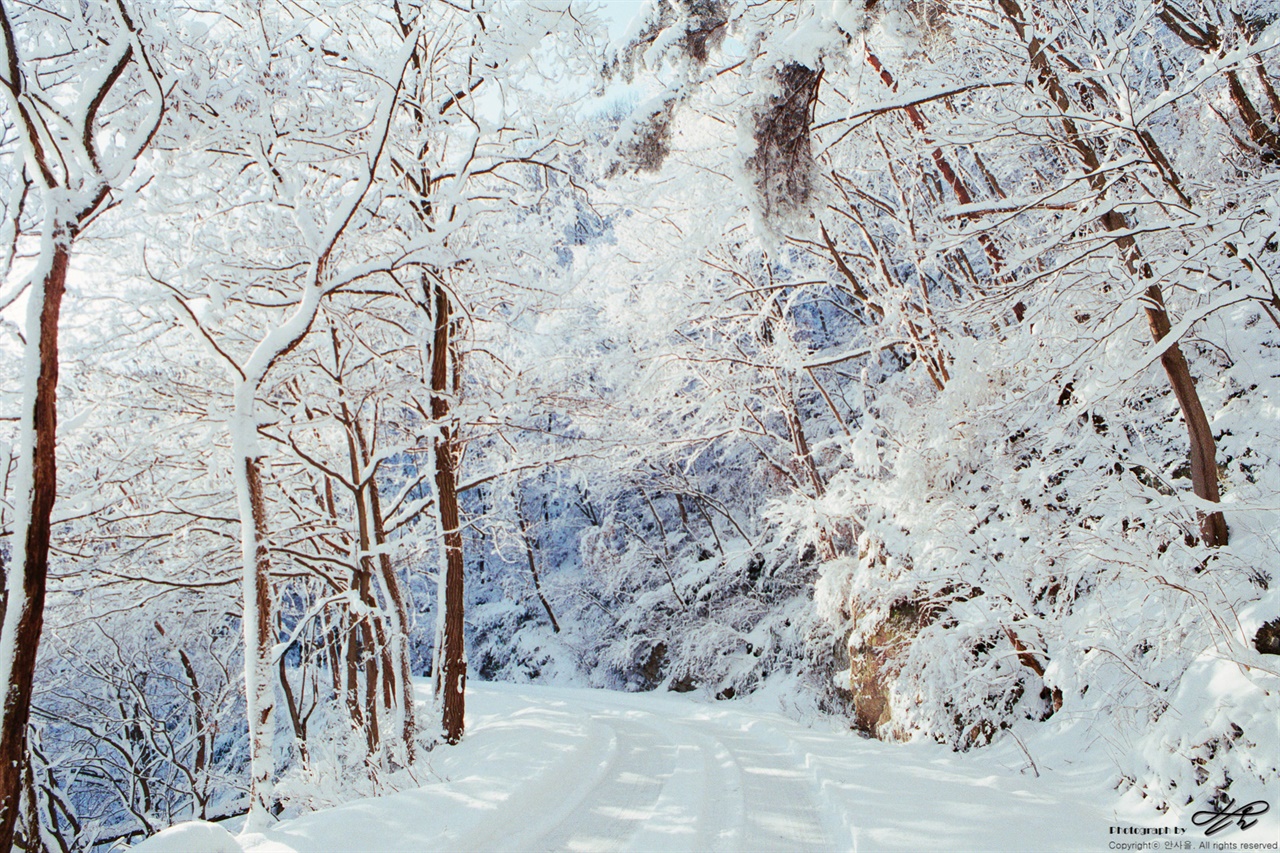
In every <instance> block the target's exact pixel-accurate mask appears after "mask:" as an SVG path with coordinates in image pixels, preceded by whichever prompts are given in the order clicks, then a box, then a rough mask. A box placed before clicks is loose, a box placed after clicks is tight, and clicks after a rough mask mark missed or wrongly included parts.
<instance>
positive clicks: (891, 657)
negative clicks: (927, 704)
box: [849, 601, 925, 740]
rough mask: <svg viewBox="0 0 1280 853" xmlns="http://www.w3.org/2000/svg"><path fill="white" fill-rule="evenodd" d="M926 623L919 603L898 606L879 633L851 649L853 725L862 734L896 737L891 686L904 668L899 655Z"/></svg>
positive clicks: (891, 612)
mask: <svg viewBox="0 0 1280 853" xmlns="http://www.w3.org/2000/svg"><path fill="white" fill-rule="evenodd" d="M924 619H925V616H924V612H923V611H922V609H921V608H920V606H919V605H918V604H916V603H915V602H911V601H899V602H895V603H894V604H893V605H892V606H891V607H890V608H889V615H888V617H887V618H886V619H885V620H884V621H883V622H881V623H880V625H879V627H877V628H876V630H875V632H874V633H873V634H871V635H870V636H868V637H867V638H866V640H865V641H864V642H862V643H860V644H859V645H857V646H851V647H850V648H849V672H850V676H849V689H850V690H851V691H853V712H854V718H853V723H854V726H855V727H856V728H857V729H858V730H859V731H861V732H864V733H866V734H868V735H871V736H872V737H876V738H880V739H881V740H890V739H892V738H893V737H894V734H893V714H892V707H891V705H890V702H889V686H890V685H891V684H892V683H893V679H894V676H895V675H896V674H897V670H898V667H899V666H900V661H899V660H898V655H899V654H900V653H901V652H903V651H905V649H906V647H907V646H908V644H909V643H910V642H911V638H912V637H914V636H915V635H916V633H917V632H919V630H920V628H921V627H923V625H924Z"/></svg>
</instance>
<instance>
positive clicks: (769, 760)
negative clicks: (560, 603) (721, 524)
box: [143, 684, 1280, 853]
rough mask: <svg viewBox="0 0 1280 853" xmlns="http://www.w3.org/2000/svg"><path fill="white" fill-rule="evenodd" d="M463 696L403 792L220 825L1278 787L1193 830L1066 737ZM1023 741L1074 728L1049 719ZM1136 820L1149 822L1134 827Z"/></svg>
mask: <svg viewBox="0 0 1280 853" xmlns="http://www.w3.org/2000/svg"><path fill="white" fill-rule="evenodd" d="M424 695H425V694H424ZM467 704H468V715H467V718H468V719H467V735H466V738H465V739H464V741H463V742H462V744H460V745H458V746H456V747H452V748H444V749H439V750H436V751H435V752H433V753H431V754H430V755H429V756H428V757H427V759H426V762H425V767H424V770H425V775H424V777H423V779H422V782H423V784H422V787H421V788H418V789H416V790H410V791H404V792H401V793H397V794H393V795H390V796H386V797H380V798H376V799H367V800H360V801H356V802H352V803H348V804H345V805H342V806H339V807H336V808H332V809H326V810H323V811H319V812H315V813H312V814H308V815H305V816H302V817H299V818H296V819H293V820H288V821H283V822H281V823H279V824H277V825H276V826H275V827H273V828H272V829H271V830H270V831H268V832H267V833H265V834H247V835H241V836H239V837H238V839H237V840H238V841H239V844H240V846H241V847H242V849H243V850H245V851H247V852H248V853H294V852H295V851H296V853H310V851H332V850H376V851H467V850H483V851H488V850H512V851H523V850H570V851H592V850H661V851H677V850H698V851H702V850H708V851H710V850H726V851H738V850H785V851H801V850H824V851H825V850H858V851H872V850H910V851H919V850H946V851H951V850H1019V851H1038V850H1136V849H1161V850H1163V849H1205V850H1209V849H1213V847H1212V845H1213V844H1214V843H1216V842H1227V843H1237V844H1241V843H1263V844H1266V845H1270V844H1273V843H1276V842H1280V819H1278V817H1277V812H1280V803H1273V804H1272V805H1273V809H1272V813H1271V814H1268V815H1266V816H1265V817H1263V818H1262V821H1261V822H1260V823H1259V824H1258V825H1256V826H1254V827H1252V828H1251V829H1249V830H1247V831H1242V830H1240V829H1238V828H1236V827H1234V826H1233V827H1232V828H1230V829H1228V830H1224V831H1221V832H1219V833H1218V834H1217V835H1216V836H1215V837H1212V838H1205V837H1204V830H1203V828H1201V827H1196V826H1194V825H1193V823H1192V821H1191V818H1190V810H1189V811H1188V813H1187V814H1185V815H1175V816H1169V815H1165V816H1162V815H1159V814H1156V813H1154V812H1143V811H1141V810H1140V809H1141V806H1140V805H1139V804H1134V803H1128V804H1127V805H1125V806H1122V805H1121V800H1120V798H1119V795H1118V794H1117V793H1116V791H1115V790H1114V789H1113V787H1112V776H1113V775H1114V771H1113V770H1110V769H1109V768H1108V767H1107V766H1106V764H1105V762H1104V761H1100V760H1098V759H1095V758H1090V759H1082V758H1081V757H1080V752H1079V751H1078V750H1076V749H1074V748H1069V747H1067V746H1063V748H1059V749H1056V750H1051V749H1049V748H1047V747H1046V748H1044V750H1043V751H1044V754H1043V755H1039V754H1037V752H1038V751H1039V749H1038V747H1037V746H1036V745H1034V744H1029V745H1028V748H1029V749H1030V757H1031V758H1032V759H1034V760H1035V762H1036V768H1037V770H1038V771H1039V773H1040V776H1039V777H1036V776H1035V775H1034V773H1033V771H1032V770H1031V765H1030V762H1029V761H1028V758H1027V756H1026V754H1024V753H1023V752H1022V751H1020V749H1019V748H1018V747H1017V745H1016V744H1013V743H1010V744H1007V745H1006V746H997V747H994V748H992V749H987V750H980V751H976V752H971V753H968V754H964V755H960V754H956V753H953V752H950V751H949V750H946V749H944V748H941V747H937V746H935V745H933V744H927V743H913V744H906V745H893V744H885V743H881V742H878V741H871V740H866V739H863V738H860V737H857V736H856V735H854V734H852V733H850V732H845V731H837V730H832V729H830V728H808V727H805V726H803V725H801V724H799V723H797V722H795V721H793V720H791V719H788V718H786V717H783V716H781V715H779V714H776V713H771V712H769V711H768V710H767V709H762V708H761V707H759V704H760V703H755V704H748V703H743V702H741V701H739V702H710V701H700V700H697V699H693V698H690V697H687V696H677V695H672V694H661V695H659V694H625V693H611V692H607V691H598V690H579V689H569V688H551V687H531V686H524V685H510V684H474V685H472V686H471V687H469V689H468V697H467ZM1042 742H1045V743H1060V744H1069V743H1075V744H1079V743H1080V742H1081V741H1080V738H1079V737H1077V736H1072V735H1071V734H1070V733H1069V732H1066V733H1064V737H1062V738H1059V739H1058V740H1057V741H1049V740H1045V741H1042ZM1233 793H1235V792H1233ZM1242 793H1248V792H1242ZM1243 803H1244V801H1241V802H1240V803H1239V804H1240V805H1243ZM188 827H190V825H188ZM204 827H207V825H198V826H197V828H196V829H194V830H193V829H191V828H175V829H174V830H170V831H169V832H171V833H176V834H175V835H172V836H168V840H167V841H166V835H167V833H166V834H162V835H160V836H156V837H155V838H152V839H151V840H150V841H148V842H147V843H146V844H144V845H143V848H145V849H147V850H152V851H155V850H168V851H194V850H218V851H221V850H223V849H224V848H223V847H221V846H218V845H219V844H222V843H225V841H226V840H229V839H230V838H231V836H230V835H229V834H227V835H225V838H223V839H222V840H221V841H220V840H218V839H217V838H215V837H214V836H213V835H211V834H210V833H209V832H207V831H206V830H205V829H204ZM1144 827H1147V828H1160V827H1164V828H1166V829H1167V832H1168V833H1169V834H1167V835H1142V834H1135V833H1140V832H1141V831H1142V828H1144ZM1122 829H1123V830H1128V831H1127V832H1123V833H1122V832H1118V831H1117V830H1122ZM1175 829H1178V830H1181V833H1179V834H1177V835H1174V834H1173V833H1174V831H1175ZM184 832H185V833H186V834H185V835H183V834H182V833H184ZM1201 843H1204V844H1205V846H1204V847H1203V848H1202V847H1200V844H1201ZM1139 844H1146V845H1153V846H1150V847H1145V848H1143V847H1138V846H1137V845H1139ZM1174 844H1176V845H1177V847H1174V846H1173V845H1174ZM1184 844H1186V845H1187V846H1186V847H1184V846H1183V845H1184ZM210 845H212V846H210ZM1218 849H1224V848H1218ZM1225 849H1231V848H1230V847H1227V848H1225ZM1236 849H1244V848H1243V846H1241V847H1238V848H1236ZM1269 849H1276V847H1269Z"/></svg>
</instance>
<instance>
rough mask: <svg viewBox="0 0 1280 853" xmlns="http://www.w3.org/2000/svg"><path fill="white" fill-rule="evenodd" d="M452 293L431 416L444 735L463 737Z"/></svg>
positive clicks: (442, 306)
mask: <svg viewBox="0 0 1280 853" xmlns="http://www.w3.org/2000/svg"><path fill="white" fill-rule="evenodd" d="M449 325H450V317H449V296H448V294H447V293H445V290H444V288H443V287H440V286H439V285H437V286H436V287H435V340H434V343H433V345H432V352H431V390H432V396H431V416H432V418H434V419H435V420H436V422H437V425H438V428H439V430H440V432H439V435H438V437H437V438H436V444H435V451H436V452H435V457H436V497H437V498H438V499H439V503H440V529H441V532H442V534H443V536H444V557H445V559H444V566H443V569H444V602H443V603H442V606H443V610H442V618H443V620H444V632H443V634H444V638H443V643H442V644H441V648H440V649H439V650H438V653H439V655H440V656H441V660H440V679H439V681H438V682H437V685H436V689H437V690H439V691H440V693H441V695H442V698H443V700H444V716H443V720H442V721H443V724H444V739H445V742H446V743H457V742H458V741H460V740H462V730H463V716H464V713H465V709H466V692H465V691H466V684H467V655H466V648H465V646H464V638H463V621H462V620H463V608H464V600H463V578H462V572H463V560H462V530H461V526H460V524H459V521H458V475H457V471H456V470H455V464H456V461H455V455H454V450H455V448H454V443H453V436H452V432H451V430H450V427H449V424H448V422H447V420H446V419H447V418H448V416H449V398H448V394H449V392H450V390H451V389H450V385H451V384H452V383H451V380H453V379H454V378H455V377H454V373H453V371H452V370H450V364H449Z"/></svg>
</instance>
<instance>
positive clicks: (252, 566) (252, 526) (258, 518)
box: [233, 386, 276, 832]
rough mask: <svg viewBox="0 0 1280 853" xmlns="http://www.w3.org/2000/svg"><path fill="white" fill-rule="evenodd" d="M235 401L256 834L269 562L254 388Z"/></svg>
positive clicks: (267, 793) (266, 727) (265, 748)
mask: <svg viewBox="0 0 1280 853" xmlns="http://www.w3.org/2000/svg"><path fill="white" fill-rule="evenodd" d="M237 397H247V398H248V399H247V401H245V400H238V401H237V402H238V403H241V404H246V405H247V406H248V412H249V413H250V414H249V415H248V416H245V414H244V413H243V412H244V410H243V405H237V409H241V411H240V412H238V413H237V418H236V427H237V428H236V430H235V433H234V436H233V441H234V443H235V444H236V445H238V447H237V451H238V453H237V456H238V458H239V464H238V465H237V466H236V470H237V473H238V474H239V476H238V477H237V479H238V480H239V482H238V483H237V484H236V485H237V487H238V488H237V491H238V492H239V494H240V501H239V502H240V546H241V550H242V560H243V565H244V578H243V587H244V616H243V617H242V621H243V626H244V683H245V702H246V705H247V708H246V710H247V711H248V718H249V817H248V819H247V821H246V823H245V828H246V829H247V830H248V831H251V832H252V831H256V830H259V829H261V828H263V827H265V826H266V825H267V824H268V823H269V822H270V816H271V799H272V778H273V776H274V773H275V760H274V754H273V749H272V747H273V741H274V735H275V731H274V728H273V727H274V725H275V719H274V718H275V698H276V697H275V684H274V679H273V677H272V675H273V673H272V668H271V664H272V660H271V650H272V645H273V640H274V638H275V635H274V632H273V631H272V630H271V557H270V554H269V553H268V551H267V544H266V541H265V539H266V532H267V508H266V501H265V498H264V497H263V493H262V472H261V470H260V466H259V462H258V458H257V457H256V456H254V455H251V451H250V450H249V448H248V443H249V442H251V441H252V436H251V433H250V432H249V430H251V429H253V418H252V411H253V405H252V403H253V397H252V389H251V388H249V387H248V386H242V387H241V388H238V389H237Z"/></svg>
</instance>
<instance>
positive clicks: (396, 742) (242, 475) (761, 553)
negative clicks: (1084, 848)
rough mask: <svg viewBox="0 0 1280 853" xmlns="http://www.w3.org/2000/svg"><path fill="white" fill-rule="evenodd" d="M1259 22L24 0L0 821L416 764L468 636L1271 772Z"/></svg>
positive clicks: (729, 703) (1202, 783) (734, 685)
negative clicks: (418, 687) (420, 687)
mask: <svg viewBox="0 0 1280 853" xmlns="http://www.w3.org/2000/svg"><path fill="white" fill-rule="evenodd" d="M619 5H622V4H619ZM632 6H634V14H633V13H632ZM1278 46H1280V3H1277V2H1276V1H1275V0H1085V2H1081V0H644V2H641V3H634V4H630V5H628V6H627V8H626V9H625V10H622V9H619V8H616V7H614V4H612V3H610V2H608V0H605V2H593V0H377V2H348V0H213V2H207V3H201V2H194V3H183V4H177V3H171V2H168V0H0V50H2V52H3V56H2V57H0V66H2V67H0V98H2V102H0V197H2V198H3V218H2V219H0V569H2V570H3V577H4V588H3V598H2V600H0V691H2V694H3V695H2V702H3V705H2V715H3V731H2V733H0V850H9V849H20V850H24V851H48V853H67V851H72V850H109V849H121V848H123V847H124V846H126V845H130V844H136V843H138V842H140V841H142V840H143V839H144V838H146V837H147V836H150V835H153V834H154V833H156V832H159V831H160V830H163V829H165V828H166V827H169V826H171V825H173V824H176V823H180V822H182V821H189V820H193V819H200V820H209V821H215V820H221V819H225V818H231V817H237V818H243V820H244V827H245V829H246V831H252V830H261V829H265V828H267V827H269V826H271V825H272V824H273V823H274V822H276V821H278V820H280V819H287V818H290V817H293V816H297V815H302V814H306V813H309V812H313V811H315V810H318V809H324V808H327V807H330V806H333V805H335V804H338V803H343V802H347V801H350V800H352V799H355V798H359V797H369V796H374V795H382V794H388V793H391V792H395V791H400V790H404V789H407V788H411V787H413V786H414V785H415V784H416V781H415V780H417V779H418V777H419V776H420V775H421V772H422V771H421V768H422V767H424V766H425V765H427V764H430V763H431V762H432V761H434V760H436V758H435V757H438V756H443V755H447V754H448V751H449V750H451V749H455V748H457V747H456V746H455V745H456V744H458V743H459V742H460V741H463V740H465V738H466V736H467V731H466V720H467V707H466V700H467V698H468V695H469V691H470V690H471V688H470V687H469V686H468V685H469V683H480V682H509V683H516V684H551V685H562V686H576V687H591V688H601V689H607V690H612V691H623V692H632V693H634V692H656V693H682V694H691V695H690V696H688V697H686V698H687V699H688V700H689V701H706V702H709V703H715V704H716V706H717V707H720V706H724V707H736V706H737V705H738V704H740V703H741V702H743V701H749V700H751V698H752V697H755V699H756V700H757V701H759V700H761V697H764V698H765V699H767V701H770V702H772V703H773V705H774V706H775V707H778V708H780V709H781V710H782V711H783V712H785V713H786V714H788V715H790V716H791V717H793V718H795V719H821V720H825V721H827V722H828V723H830V722H831V721H836V722H837V723H838V724H839V725H840V726H842V727H843V728H844V729H845V730H846V732H847V736H848V737H849V738H850V739H856V738H858V737H860V736H861V737H869V738H874V739H879V740H881V741H886V742H890V743H898V742H904V741H918V740H925V741H928V742H930V743H934V744H940V745H942V746H944V747H946V748H947V749H949V750H953V751H955V753H957V754H963V755H979V754H981V753H982V752H983V751H984V750H986V749H989V748H994V747H995V746H998V745H999V744H1001V743H1007V742H1009V740H1010V739H1011V738H1019V737H1030V736H1034V735H1035V733H1037V732H1038V733H1040V735H1039V736H1041V737H1044V738H1059V739H1060V741H1061V742H1067V741H1070V742H1071V743H1078V744H1079V748H1080V749H1081V750H1090V751H1092V752H1095V753H1097V754H1099V755H1102V756H1105V759H1106V761H1108V762H1109V766H1110V767H1111V768H1112V771H1113V775H1112V778H1111V780H1110V786H1109V787H1108V788H1107V789H1106V790H1105V792H1104V793H1105V794H1106V795H1107V796H1111V797H1119V796H1121V795H1124V794H1128V795H1131V796H1135V797H1138V798H1140V799H1141V800H1142V801H1143V802H1144V803H1145V804H1146V806H1147V807H1148V808H1149V809H1150V810H1151V812H1152V814H1157V815H1158V814H1160V813H1164V812H1168V811H1169V810H1175V811H1176V810H1177V809H1181V808H1185V807H1188V806H1189V805H1191V804H1201V803H1205V802H1210V801H1221V802H1225V801H1226V800H1227V799H1228V798H1230V797H1237V796H1238V797H1243V798H1244V799H1245V800H1248V799H1256V797H1253V796H1251V795H1250V794H1249V792H1250V791H1263V793H1264V799H1265V794H1266V792H1268V791H1269V792H1272V793H1274V792H1275V791H1276V790H1277V787H1276V785H1277V782H1276V780H1277V778H1280V658H1277V657H1276V656H1277V655H1280V591H1277V588H1276V585H1277V583H1278V582H1280V575H1278V573H1277V569H1278V568H1280V539H1278V538H1277V537H1278V536H1280V291H1277V279H1278V278H1280V82H1278V81H1277V75H1280V50H1278ZM415 679H417V680H420V681H421V684H423V685H426V686H425V688H424V691H423V692H422V693H421V694H420V695H418V694H415V686H414V680H415ZM1063 739H1065V740H1063ZM1018 744H1019V745H1023V740H1021V739H1019V740H1018ZM1023 748H1024V750H1025V746H1024V747H1023ZM1033 752H1034V750H1032V751H1029V752H1028V754H1027V757H1028V760H1030V761H1031V766H1032V767H1034V766H1035V762H1034V760H1032V753H1033ZM441 760H443V759H441ZM1036 775H1039V771H1038V770H1037V774H1036ZM1232 785H1235V786H1236V789H1235V790H1234V791H1232ZM1273 799H1274V798H1273ZM1276 810H1280V804H1277V805H1276ZM1255 840H1257V839H1255ZM1262 840H1267V839H1262Z"/></svg>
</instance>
